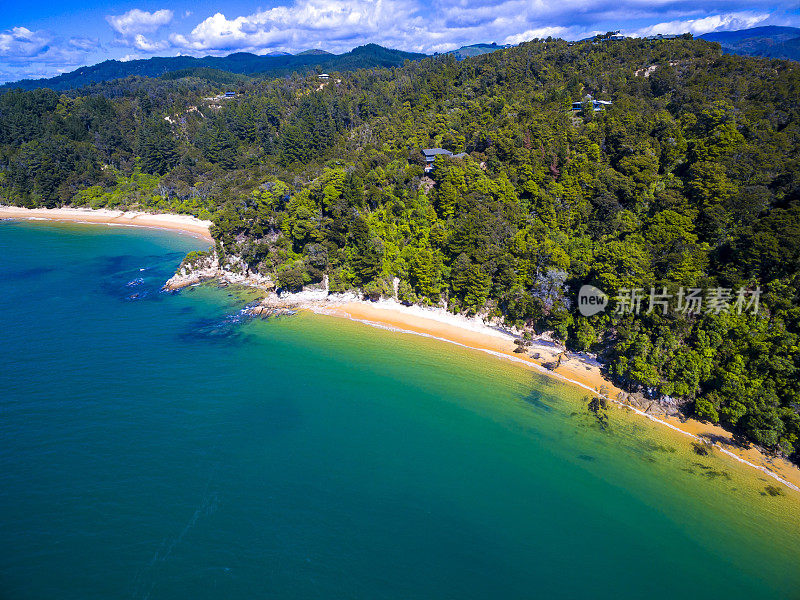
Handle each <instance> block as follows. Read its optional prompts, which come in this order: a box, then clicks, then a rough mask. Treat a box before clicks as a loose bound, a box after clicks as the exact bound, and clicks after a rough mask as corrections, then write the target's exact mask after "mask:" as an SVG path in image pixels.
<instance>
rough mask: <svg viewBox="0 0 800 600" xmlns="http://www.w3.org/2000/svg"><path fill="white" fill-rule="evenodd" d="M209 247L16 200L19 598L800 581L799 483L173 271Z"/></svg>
mask: <svg viewBox="0 0 800 600" xmlns="http://www.w3.org/2000/svg"><path fill="white" fill-rule="evenodd" d="M196 247H198V242H197V241H196V240H193V239H191V238H188V237H180V236H177V235H175V234H174V233H167V232H158V231H144V230H131V229H126V228H106V227H97V226H95V227H89V226H75V225H45V224H38V223H25V224H19V223H10V222H1V223H0V252H2V256H3V260H2V263H0V308H1V309H2V314H3V317H4V318H3V327H2V329H1V330H0V348H2V357H3V360H2V361H1V362H0V381H2V384H3V392H2V394H0V440H2V444H0V540H2V542H3V551H2V554H0V598H4V599H5V598H13V599H16V598H63V599H68V598H81V599H88V598H152V599H155V598H198V599H201V598H248V599H249V598H370V599H372V598H393V599H394V598H459V599H469V598H536V597H543V598H547V597H567V598H578V597H582V598H587V597H592V598H643V597H647V598H675V597H677V596H680V595H682V596H684V597H701V596H706V597H724V598H727V599H733V598H792V597H798V592H797V584H798V583H800V569H798V565H800V530H799V529H798V523H800V519H798V515H797V506H798V504H800V498H799V497H798V495H797V494H793V493H792V492H789V491H788V490H787V493H786V494H785V495H783V496H780V497H771V496H764V495H762V493H763V488H764V487H765V486H766V485H768V484H770V483H771V482H770V481H766V480H763V481H762V480H760V479H759V478H758V476H757V475H752V474H750V473H747V474H746V475H743V474H742V473H743V472H744V471H743V470H742V469H738V468H737V467H736V465H734V464H732V463H731V462H730V461H727V460H725V459H722V458H720V457H708V458H706V457H698V456H696V455H693V454H692V453H691V452H690V451H689V450H688V448H689V447H688V445H687V443H685V442H683V441H682V440H676V439H674V438H673V437H670V436H665V435H664V432H662V431H658V430H656V429H655V428H654V427H652V426H651V425H650V424H648V423H647V422H645V421H644V420H642V419H640V418H627V417H626V416H625V415H624V414H623V413H622V412H621V411H612V412H611V414H610V426H609V428H608V429H606V430H604V429H602V428H601V427H600V426H599V424H598V422H597V420H596V419H595V418H594V417H593V416H592V415H591V414H590V413H589V412H588V411H587V410H586V408H585V403H583V402H582V394H581V393H580V392H579V391H575V390H573V389H571V388H567V387H564V386H562V385H560V384H557V383H554V382H552V381H550V380H547V379H543V378H541V377H539V376H537V375H535V374H533V373H531V372H528V371H526V370H523V369H521V368H517V367H515V366H513V365H510V364H507V363H505V362H503V361H500V360H498V359H495V358H492V357H488V356H485V355H482V354H480V353H478V352H473V351H469V350H466V349H462V348H459V347H456V346H451V345H448V344H443V343H440V342H437V341H435V340H427V339H424V338H419V337H415V336H409V335H400V334H396V333H392V332H389V331H382V330H376V329H372V328H369V327H367V326H365V325H362V324H359V323H352V322H349V321H344V320H339V319H334V318H329V317H322V316H316V315H311V314H302V315H297V316H295V317H290V318H280V319H271V320H268V321H250V322H244V321H241V319H240V318H239V316H238V310H239V309H240V308H241V306H242V304H243V302H244V300H242V298H240V297H239V296H238V295H237V294H234V293H232V292H230V291H227V290H218V289H210V288H205V287H199V288H192V289H191V290H188V291H185V292H183V293H181V294H178V295H168V294H161V293H159V292H158V288H159V286H160V284H161V283H163V281H164V280H165V279H166V278H167V277H168V276H169V275H170V274H171V271H172V270H173V269H174V267H175V266H176V265H177V263H178V262H180V260H181V258H182V256H183V254H184V253H185V252H186V251H188V250H190V249H193V248H196ZM142 269H143V270H142ZM140 279H141V281H140ZM229 294H232V295H229Z"/></svg>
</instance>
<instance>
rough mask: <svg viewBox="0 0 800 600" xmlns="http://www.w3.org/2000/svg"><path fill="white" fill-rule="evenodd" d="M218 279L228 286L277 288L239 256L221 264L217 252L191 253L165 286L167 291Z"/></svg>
mask: <svg viewBox="0 0 800 600" xmlns="http://www.w3.org/2000/svg"><path fill="white" fill-rule="evenodd" d="M212 279H218V280H219V281H221V282H225V283H228V284H240V285H247V286H252V287H256V288H260V289H264V290H269V289H272V288H274V287H275V286H274V285H273V283H272V279H270V278H269V277H267V276H265V275H261V274H260V273H254V272H252V271H250V270H249V268H248V267H247V265H246V264H245V263H244V261H242V260H241V259H240V258H239V257H238V256H229V257H226V258H225V262H224V264H220V260H219V255H218V254H217V252H216V250H212V251H209V252H191V253H189V255H188V256H187V257H186V258H185V259H184V260H183V262H182V263H181V264H180V266H179V267H178V270H177V271H176V272H175V275H173V276H172V277H170V278H169V280H167V282H166V283H165V284H164V289H165V290H179V289H181V288H184V287H187V286H190V285H195V284H198V283H203V282H204V281H210V280H212Z"/></svg>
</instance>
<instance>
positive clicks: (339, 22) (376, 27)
mask: <svg viewBox="0 0 800 600" xmlns="http://www.w3.org/2000/svg"><path fill="white" fill-rule="evenodd" d="M417 9H418V6H417V5H416V4H415V3H414V2H410V1H402V0H351V1H345V0H297V1H296V2H295V3H294V4H293V5H291V6H276V7H275V8H271V9H269V10H264V11H261V12H257V13H254V14H252V15H248V16H240V17H235V18H233V19H228V18H227V17H226V16H225V15H224V14H222V13H216V14H215V15H213V16H211V17H208V18H207V19H205V20H204V21H202V22H201V23H199V24H198V25H197V26H196V27H195V28H194V29H193V30H192V31H191V32H190V33H189V34H188V35H181V34H173V35H172V36H170V41H171V42H172V44H173V45H175V46H177V47H181V48H185V49H188V50H193V51H230V50H255V49H267V48H274V49H284V48H292V49H294V50H297V49H304V48H308V47H312V46H316V45H318V44H320V42H323V43H324V45H325V47H326V48H330V49H333V50H340V49H344V48H347V49H349V48H352V47H353V46H354V45H358V44H359V43H363V42H364V41H366V40H370V41H378V40H379V39H387V38H388V39H394V40H399V39H403V38H406V37H407V36H408V34H407V32H412V31H414V30H415V29H418V28H420V27H421V26H422V24H423V21H422V19H421V17H419V16H417V15H415V12H416V11H417Z"/></svg>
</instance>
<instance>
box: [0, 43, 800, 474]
mask: <svg viewBox="0 0 800 600" xmlns="http://www.w3.org/2000/svg"><path fill="white" fill-rule="evenodd" d="M221 91H224V89H223V88H215V87H214V84H213V83H211V82H210V81H209V80H208V79H203V78H198V77H186V78H178V79H174V80H163V79H147V78H129V79H125V80H118V81H115V82H109V83H105V84H97V85H94V86H92V87H90V88H85V89H83V90H81V91H79V92H73V93H70V94H69V95H61V94H58V93H56V92H53V91H50V90H47V89H41V90H34V91H28V92H23V91H11V92H7V93H5V94H3V95H2V96H0V197H1V198H2V200H3V201H4V202H6V203H13V204H18V205H23V206H60V205H87V206H92V207H98V208H99V207H122V206H125V207H138V208H140V209H145V210H153V211H178V212H185V213H190V214H194V215H197V216H200V217H202V218H211V219H213V221H214V227H213V228H212V233H213V235H214V237H215V239H216V246H217V250H218V252H219V253H220V255H221V256H223V257H226V256H227V257H230V256H237V257H241V259H242V260H243V261H244V264H245V265H246V268H247V269H250V270H252V271H256V272H260V273H264V274H269V275H270V276H272V277H273V279H274V280H275V281H276V282H277V284H278V285H279V286H281V287H283V288H285V289H299V288H300V287H302V286H303V285H305V284H309V283H313V282H318V281H320V280H321V279H322V278H323V276H324V275H327V276H328V278H329V282H330V288H331V290H333V291H337V290H348V289H356V288H357V289H360V290H362V291H363V293H364V294H365V295H367V296H370V297H377V296H379V295H391V294H392V293H393V279H394V278H395V277H396V278H398V279H399V281H400V283H399V293H398V295H399V297H400V299H401V300H403V301H406V302H417V303H425V304H439V305H446V306H447V307H448V309H450V310H452V311H459V312H468V313H476V312H480V313H485V314H489V315H492V316H496V317H502V318H503V319H505V321H506V322H507V323H508V324H510V325H515V326H519V327H526V328H528V329H529V330H536V331H537V332H542V331H553V332H554V336H555V337H557V338H559V339H561V340H563V341H564V342H565V343H566V345H567V346H568V347H569V348H571V349H575V350H586V351H593V352H597V353H598V354H599V355H600V356H601V357H603V359H604V360H605V361H606V362H607V364H608V366H609V370H610V374H611V375H612V376H613V377H614V379H615V381H617V382H618V383H619V384H620V385H621V386H623V387H625V388H627V389H629V390H640V391H643V392H644V393H645V394H647V395H649V396H651V397H661V396H669V397H671V398H675V399H679V400H680V401H681V402H682V403H683V405H684V408H685V410H687V411H689V412H692V411H693V412H694V413H695V414H696V415H697V416H698V417H700V418H702V419H706V420H710V421H713V422H719V423H721V424H723V425H725V426H726V427H729V428H731V429H733V430H734V431H736V432H737V433H738V434H740V435H741V436H742V438H744V439H748V440H751V441H754V442H757V443H758V444H760V445H762V446H764V447H766V448H769V449H771V450H773V451H776V452H781V453H783V454H786V455H790V456H793V458H794V459H795V460H797V458H798V449H800V439H798V435H799V434H800V376H799V375H800V374H799V373H798V368H800V352H799V351H798V344H799V343H800V298H799V297H798V296H799V295H800V273H799V272H798V266H799V265H800V169H799V168H798V167H799V166H800V165H798V161H799V160H800V65H797V64H795V63H790V62H786V61H778V60H767V59H753V58H745V57H739V56H732V55H725V54H723V53H722V52H721V49H720V47H719V46H718V45H717V44H712V43H709V42H705V41H701V40H692V39H690V38H689V37H684V38H680V39H676V40H669V41H646V40H634V39H628V40H622V41H612V40H603V41H599V42H598V41H594V42H593V41H587V42H582V43H576V44H568V43H567V42H564V41H561V40H550V39H548V40H537V41H532V42H529V43H524V44H521V45H519V46H517V47H514V48H508V49H502V50H498V51H496V52H493V53H490V54H485V55H482V56H478V57H473V58H468V59H466V60H463V61H460V62H459V61H457V60H455V58H453V57H452V56H446V55H445V56H438V57H431V58H426V59H423V60H420V61H415V62H407V63H406V64H405V65H404V66H402V67H400V68H386V69H374V70H357V71H354V72H349V73H344V72H342V73H336V74H332V77H331V79H330V80H328V81H327V82H324V81H320V80H319V79H318V78H317V77H316V76H313V75H311V76H306V75H303V76H301V75H297V74H295V75H289V76H286V77H283V78H278V79H270V80H260V81H256V80H242V81H240V82H239V83H237V87H236V91H237V92H238V94H237V97H236V99H234V100H230V101H226V102H216V103H215V101H208V100H204V98H206V97H209V96H213V95H215V94H217V93H219V92H221ZM586 94H592V95H593V96H594V97H595V98H597V99H603V100H609V101H612V102H613V104H612V105H611V106H608V107H607V108H606V109H605V110H602V111H597V112H595V111H593V110H592V106H591V103H589V102H585V103H584V105H583V109H582V110H580V111H575V112H573V111H571V110H570V106H571V103H572V102H575V101H581V100H582V99H583V98H585V96H586ZM428 147H443V148H446V149H448V150H451V151H453V152H454V153H458V152H466V153H467V154H468V155H467V156H466V157H464V158H458V159H457V158H448V157H439V158H437V159H436V160H437V162H436V166H435V168H434V170H433V171H432V172H431V173H430V175H429V176H426V175H425V173H424V159H423V156H422V155H421V153H420V149H421V148H428ZM584 284H591V285H594V286H596V287H598V288H600V289H602V290H604V291H605V292H606V293H607V294H609V296H612V297H614V296H616V295H618V294H620V293H621V291H624V290H625V289H631V288H643V289H645V290H649V289H650V288H651V287H656V288H657V289H661V288H663V287H666V288H668V289H669V290H676V289H677V288H679V287H685V288H701V289H704V290H707V289H711V288H718V287H723V288H728V289H732V290H736V289H740V288H741V289H745V290H751V291H752V290H756V289H760V290H761V291H762V295H761V298H760V306H759V309H760V310H759V311H758V312H757V313H755V314H754V313H753V311H744V312H741V313H740V312H739V311H736V310H721V311H701V312H699V313H696V314H692V313H685V312H681V311H679V310H671V311H668V312H667V313H666V314H662V311H652V312H650V313H649V314H645V311H643V312H642V313H641V314H638V315H634V314H616V313H615V312H614V311H612V310H608V311H604V312H601V313H599V314H596V315H594V316H591V317H584V316H581V314H580V312H579V311H578V310H577V307H576V301H575V298H576V293H577V290H578V289H579V288H580V287H581V286H582V285H584Z"/></svg>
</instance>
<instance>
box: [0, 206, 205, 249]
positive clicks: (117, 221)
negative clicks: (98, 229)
mask: <svg viewBox="0 0 800 600" xmlns="http://www.w3.org/2000/svg"><path fill="white" fill-rule="evenodd" d="M0 219H12V220H17V219H19V220H27V221H60V222H69V223H82V224H92V225H109V226H116V227H147V228H149V229H166V230H171V231H181V232H184V233H187V234H189V235H191V236H193V237H196V238H199V239H203V240H205V241H207V242H209V243H213V241H214V240H213V238H212V237H211V231H210V228H211V221H202V220H200V219H198V218H196V217H192V216H190V215H176V214H168V213H147V212H141V211H123V210H109V209H105V208H100V209H93V208H22V207H20V206H6V205H0Z"/></svg>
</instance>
